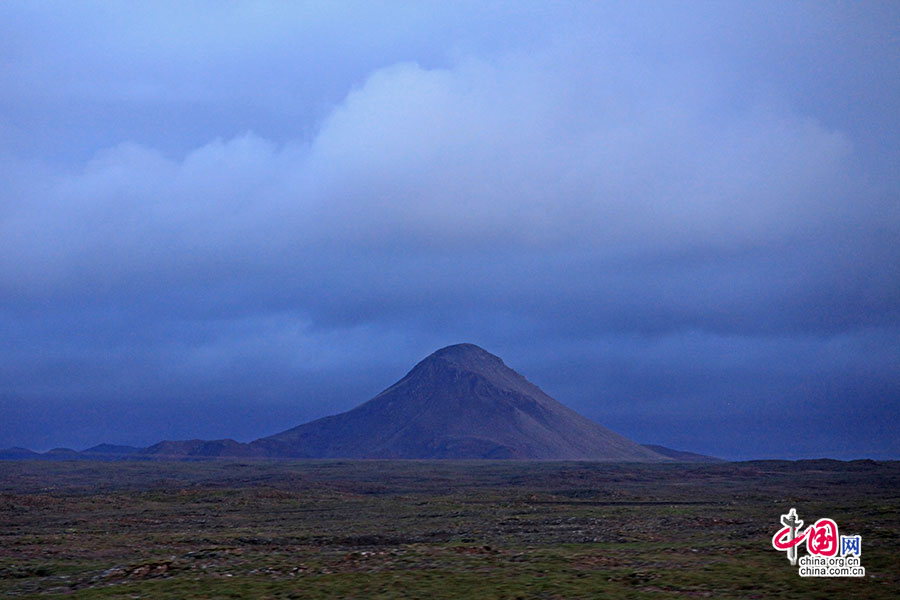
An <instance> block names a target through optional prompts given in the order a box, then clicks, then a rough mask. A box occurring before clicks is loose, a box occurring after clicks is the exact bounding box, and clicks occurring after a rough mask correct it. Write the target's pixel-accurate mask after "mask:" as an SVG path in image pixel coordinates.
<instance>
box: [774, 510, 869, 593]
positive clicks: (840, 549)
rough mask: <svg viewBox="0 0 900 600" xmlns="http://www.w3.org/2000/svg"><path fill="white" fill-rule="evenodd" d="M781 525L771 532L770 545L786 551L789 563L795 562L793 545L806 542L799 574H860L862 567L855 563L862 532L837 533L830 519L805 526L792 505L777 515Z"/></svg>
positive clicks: (836, 528) (795, 553) (858, 575)
mask: <svg viewBox="0 0 900 600" xmlns="http://www.w3.org/2000/svg"><path fill="white" fill-rule="evenodd" d="M781 525H782V526H783V527H782V528H781V529H779V530H778V531H777V532H776V533H775V535H774V536H772V547H774V548H775V549H776V550H779V551H781V552H785V553H786V554H787V559H788V561H789V562H790V563H791V565H794V566H796V565H797V562H798V557H797V548H798V547H799V546H800V545H801V544H802V543H804V542H805V543H806V551H807V553H808V554H809V556H804V557H803V558H802V559H800V561H799V562H800V571H799V574H800V575H801V576H804V577H809V576H812V577H841V576H847V577H860V576H863V575H865V569H864V568H863V567H861V566H860V565H859V556H860V554H862V536H859V535H852V536H848V535H839V534H838V526H837V523H835V522H834V521H833V520H831V519H819V520H818V521H816V522H815V523H813V524H812V525H810V526H809V527H807V528H806V529H803V521H802V520H801V519H800V518H798V516H797V510H796V509H794V508H792V509H791V510H789V511H788V512H787V514H784V515H781Z"/></svg>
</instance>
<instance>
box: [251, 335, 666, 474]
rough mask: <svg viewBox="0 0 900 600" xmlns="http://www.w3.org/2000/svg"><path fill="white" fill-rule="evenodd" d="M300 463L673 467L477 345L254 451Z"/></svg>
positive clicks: (452, 349) (438, 358) (443, 354)
mask: <svg viewBox="0 0 900 600" xmlns="http://www.w3.org/2000/svg"><path fill="white" fill-rule="evenodd" d="M248 446H249V448H246V449H244V450H242V451H241V453H243V454H245V455H257V456H260V455H262V456H283V457H297V458H301V457H302V458H415V459H438V458H443V459H502V458H507V459H538V460H551V459H552V460H559V459H571V460H617V461H666V460H671V459H669V458H668V457H666V456H663V455H661V454H659V453H657V452H654V451H653V450H651V449H649V448H645V447H643V446H641V445H639V444H637V443H635V442H633V441H631V440H629V439H627V438H624V437H622V436H621V435H619V434H617V433H614V432H612V431H610V430H609V429H607V428H605V427H603V426H601V425H599V424H598V423H595V422H594V421H591V420H590V419H587V418H586V417H583V416H582V415H580V414H578V413H577V412H575V411H573V410H571V409H570V408H568V407H566V406H564V405H563V404H561V403H559V402H557V401H556V400H554V399H553V398H551V397H550V396H548V395H547V394H545V393H544V392H543V391H542V390H541V389H540V388H538V387H537V386H536V385H534V384H532V383H531V382H529V381H528V380H527V379H525V378H524V377H522V376H521V375H519V374H518V373H516V372H515V371H513V370H512V369H510V368H509V367H507V366H506V365H505V364H504V363H503V361H502V360H501V359H500V358H498V357H497V356H494V355H493V354H491V353H489V352H487V351H485V350H483V349H481V348H479V347H478V346H475V345H473V344H458V345H455V346H448V347H446V348H442V349H440V350H438V351H437V352H435V353H433V354H431V355H430V356H428V357H427V358H425V359H424V360H422V361H421V362H420V363H419V364H417V365H416V366H415V367H413V369H412V370H411V371H410V372H409V373H408V374H407V375H406V376H405V377H404V378H403V379H401V380H400V381H398V382H397V383H395V384H394V385H392V386H391V387H389V388H387V389H386V390H384V391H383V392H381V393H380V394H378V395H377V396H375V397H374V398H372V399H371V400H369V401H368V402H365V403H364V404H361V405H360V406H358V407H356V408H354V409H353V410H350V411H348V412H345V413H341V414H338V415H334V416H330V417H324V418H322V419H318V420H316V421H311V422H309V423H306V424H304V425H300V426H298V427H294V428H293V429H289V430H287V431H284V432H282V433H278V434H276V435H273V436H270V437H266V438H262V439H259V440H256V441H255V442H252V443H250V444H249V445H248Z"/></svg>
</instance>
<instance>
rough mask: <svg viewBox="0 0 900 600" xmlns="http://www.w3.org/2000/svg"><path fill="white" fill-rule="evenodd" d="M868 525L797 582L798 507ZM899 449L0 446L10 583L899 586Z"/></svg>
mask: <svg viewBox="0 0 900 600" xmlns="http://www.w3.org/2000/svg"><path fill="white" fill-rule="evenodd" d="M792 506H793V507H796V508H797V510H798V512H799V513H800V516H801V518H803V519H806V520H807V521H808V522H810V523H811V522H812V521H813V520H814V519H816V518H820V517H831V518H833V519H834V520H835V521H837V523H838V525H839V527H840V529H841V533H844V534H861V535H862V536H863V553H862V564H863V566H864V567H865V568H866V573H867V576H866V577H865V578H864V579H849V578H848V579H839V578H832V579H804V578H801V577H799V576H798V575H797V570H796V567H794V568H792V567H791V566H790V565H789V564H788V562H787V560H786V559H785V557H784V555H783V554H782V553H780V552H776V551H775V550H773V549H772V547H771V545H770V540H771V537H772V535H773V533H774V532H775V530H776V529H777V528H778V518H779V515H780V514H781V513H783V512H786V511H787V509H789V508H790V507H792ZM898 508H900V463H895V462H892V463H872V462H870V461H857V462H850V463H839V462H835V461H804V462H798V463H791V462H774V461H767V462H753V463H740V464H681V465H672V464H611V463H570V462H566V463H562V462H527V463H525V462H511V461H505V462H504V461H498V462H442V461H439V462H428V461H302V462H277V461H251V460H245V461H240V462H239V461H207V462H195V463H173V462H120V463H95V462H83V461H73V462H37V461H28V462H25V461H23V462H0V596H2V597H11V598H32V597H34V598H37V597H40V598H54V597H60V598H61V597H66V598H76V599H88V598H129V599H130V598H173V599H174V598H179V599H183V598H360V599H369V598H428V599H429V600H437V599H441V598H484V599H489V598H510V599H511V598H601V597H602V598H665V597H710V598H754V597H758V598H798V597H803V598H806V597H808V598H830V599H833V598H896V597H897V596H898V594H900V569H898V567H897V565H898V556H900V514H898V512H900V511H898Z"/></svg>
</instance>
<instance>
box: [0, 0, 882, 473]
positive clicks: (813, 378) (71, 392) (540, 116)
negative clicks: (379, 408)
mask: <svg viewBox="0 0 900 600" xmlns="http://www.w3.org/2000/svg"><path fill="white" fill-rule="evenodd" d="M164 6H165V5H158V7H156V8H150V9H135V10H138V11H139V12H138V13H135V12H133V11H132V10H129V11H125V10H124V9H109V8H108V7H107V8H98V7H93V8H89V9H86V10H78V11H74V12H73V13H72V14H69V15H67V14H64V13H65V12H66V11H62V12H59V13H56V12H51V13H48V12H44V11H41V10H40V9H36V8H34V7H12V8H10V7H6V8H5V9H3V10H5V11H6V12H7V13H8V16H10V17H11V19H7V21H8V22H9V21H10V20H12V21H14V22H15V23H16V28H15V32H11V35H10V36H9V37H6V38H4V39H5V40H6V41H5V42H4V45H3V46H2V56H3V64H4V66H5V67H4V69H3V71H2V72H3V75H2V79H3V83H4V84H5V85H3V86H2V89H3V90H4V91H3V92H2V93H0V156H2V157H3V160H2V163H0V181H2V182H3V185H4V189H5V190H6V191H5V193H4V195H3V200H2V204H0V327H2V331H3V332H4V335H3V344H2V346H0V354H2V361H3V366H2V367H0V375H2V377H0V382H2V388H0V394H2V396H0V398H2V399H0V402H2V405H0V407H2V408H3V410H4V412H6V413H7V416H8V419H7V421H6V422H7V425H6V429H0V446H4V445H11V444H13V443H18V444H24V445H29V444H31V445H38V446H42V447H46V446H49V445H57V444H62V443H69V444H76V445H77V444H80V445H90V444H91V443H92V442H94V441H95V440H96V441H101V440H100V439H99V438H103V440H105V441H113V442H120V443H128V442H131V443H136V444H143V443H152V442H153V441H156V439H158V438H160V437H192V436H194V435H196V436H199V437H221V436H233V437H238V438H241V439H247V438H251V437H253V436H257V435H263V434H266V433H270V432H272V431H274V430H277V429H278V428H279V427H286V426H288V425H291V424H294V422H295V421H298V422H299V421H300V420H304V419H308V418H312V417H315V416H320V415H322V414H327V413H329V412H334V411H337V410H344V409H346V408H350V407H351V406H353V405H355V404H356V403H358V402H360V401H362V400H364V399H366V398H367V397H370V396H371V395H373V394H374V393H377V392H378V391H379V390H380V389H381V388H383V387H386V386H387V385H389V384H390V383H392V382H393V380H395V379H396V378H398V377H400V376H402V375H403V373H404V372H405V369H406V368H408V367H409V366H411V364H412V362H414V361H415V360H417V359H419V358H422V357H423V356H424V355H425V354H427V353H428V352H430V351H431V350H433V349H435V348H437V347H438V346H440V345H444V344H446V343H453V342H457V341H463V340H466V341H473V342H475V343H479V344H481V345H484V346H485V347H487V349H488V350H491V351H494V352H496V353H498V354H500V355H501V356H503V357H504V358H506V359H507V362H508V363H509V364H510V365H511V366H513V367H514V368H517V369H519V370H520V371H522V372H523V373H525V374H526V375H528V376H529V377H531V378H532V379H533V380H535V381H536V382H537V383H539V384H540V385H543V386H545V387H546V388H547V391H548V392H550V393H551V394H552V395H555V396H556V397H558V398H559V399H560V400H562V401H564V402H567V403H569V404H571V405H572V406H573V407H575V408H577V409H579V410H581V411H582V412H585V413H586V414H588V415H589V416H592V417H594V418H596V419H598V420H600V421H601V422H606V423H608V424H610V425H611V426H614V427H615V428H617V429H619V430H620V431H622V432H623V433H626V434H627V435H631V436H633V437H636V438H639V439H641V440H642V441H647V442H659V443H670V444H673V445H679V444H680V445H681V446H684V447H687V448H689V449H694V450H702V451H706V452H709V453H713V454H721V455H727V456H730V457H741V456H754V455H755V456H761V455H777V454H780V455H786V456H798V455H809V454H826V455H828V454H830V455H837V454H838V453H842V454H841V455H842V456H853V455H861V454H866V455H879V456H882V457H884V456H888V455H900V449H898V447H897V445H896V442H895V441H893V439H892V437H891V436H888V435H885V434H884V431H887V430H884V431H882V430H878V431H876V429H877V427H875V425H872V426H868V425H866V423H871V422H881V423H884V422H885V419H887V418H894V417H892V416H891V415H894V414H896V409H897V405H898V389H897V386H896V383H894V382H895V381H896V380H897V379H898V378H897V374H898V373H897V365H898V364H900V348H898V344H897V342H896V339H897V334H898V330H900V326H898V322H900V266H898V265H900V261H897V260H896V256H897V242H896V240H897V239H898V236H900V208H898V198H897V189H898V185H897V184H898V182H897V176H896V173H895V172H894V170H892V169H891V164H892V163H891V162H890V160H889V158H886V157H896V156H898V153H897V139H898V137H897V136H893V134H892V132H893V133H897V124H896V119H895V117H894V116H893V115H894V114H896V113H895V109H896V108H897V104H898V103H897V100H898V97H897V87H896V85H895V84H894V85H890V84H888V83H886V81H885V80H886V79H890V74H891V73H892V72H896V71H894V70H892V69H894V67H900V65H897V64H896V63H897V62H898V59H897V58H896V57H897V53H896V52H891V44H892V43H893V44H894V45H895V44H896V42H895V41H894V42H892V41H891V40H895V39H896V38H895V37H892V36H895V35H896V33H897V31H898V28H897V11H895V10H893V9H892V8H891V7H890V6H889V5H870V7H869V10H860V9H858V8H856V7H855V5H850V4H847V5H843V4H840V5H828V6H824V5H817V4H795V5H790V6H782V5H769V6H768V7H767V8H768V9H769V10H768V11H765V10H758V9H754V10H749V9H747V8H744V7H731V8H730V9H729V10H724V9H722V8H721V7H719V6H718V5H709V6H702V7H695V8H693V9H692V11H691V12H690V13H687V12H685V10H684V7H683V6H677V5H663V4H652V5H642V6H638V7H636V8H633V9H629V10H621V9H616V8H612V7H610V6H603V5H593V4H591V5H584V6H579V5H572V6H569V7H566V8H565V9H560V10H556V9H553V10H551V9H550V8H548V6H549V5H548V6H541V5H536V6H528V5H520V4H516V5H510V6H501V5H495V6H494V7H493V8H492V9H479V10H478V11H476V12H475V13H471V14H469V13H466V12H465V11H456V10H451V9H448V8H446V7H430V8H421V7H418V8H416V7H409V6H394V7H393V8H392V10H386V9H383V8H379V9H378V10H373V9H371V8H366V7H364V6H362V5H359V6H354V7H353V8H354V10H356V11H362V12H361V13H358V17H359V18H357V19H348V18H346V17H344V16H342V14H341V12H340V11H338V10H336V9H334V8H332V7H330V6H328V5H325V6H322V7H319V8H318V9H307V10H304V11H300V12H298V11H297V9H294V8H293V7H291V6H290V5H283V6H282V5H277V6H276V8H271V7H269V8H263V7H262V6H261V5H255V4H250V3H248V4H236V5H234V6H232V7H230V8H229V9H228V10H226V11H224V12H223V13H220V14H218V16H217V18H211V17H210V16H209V14H210V13H209V7H208V6H204V5H202V4H192V5H189V7H188V8H186V9H177V10H176V8H175V7H174V6H170V7H168V8H166V9H163V8H160V7H164ZM431 9H434V10H431ZM214 12H215V11H214ZM775 13H777V15H776V14H775ZM776 16H777V18H775V17H776ZM12 17H14V18H12ZM362 17H365V18H362ZM773 24H774V25H773ZM10 27H11V26H8V28H10ZM792 28H793V29H792ZM23 31H25V32H28V34H27V35H26V34H25V33H22V32H23ZM789 31H792V32H794V34H793V35H788V32H789ZM835 33H841V35H840V36H836V37H835V36H834V35H833V34H835ZM498 34H499V35H498ZM737 34H740V35H737ZM829 36H830V37H829ZM878 44H883V45H885V47H884V48H883V52H873V51H874V50H875V49H877V48H875V46H877V45H878ZM64 47H73V48H74V49H75V51H68V52H66V51H63V48H64ZM851 58H852V61H851V60H850V59H851ZM861 72H863V73H867V75H866V76H865V77H863V76H861V75H860V73H861ZM851 92H852V93H853V101H850V100H848V98H847V96H846V94H849V93H851ZM826 99H830V101H826ZM864 108H865V110H864ZM198 407H204V408H202V409H201V408H198ZM209 407H213V408H209ZM216 407H217V408H216ZM79 411H80V412H79ZM780 411H787V412H791V413H792V414H799V415H804V416H805V417H807V418H808V423H809V425H808V426H807V427H806V429H802V431H803V432H804V433H802V435H800V438H798V439H800V440H801V441H803V443H802V444H801V443H800V442H799V441H798V442H797V443H798V445H797V446H796V447H793V446H791V445H790V444H785V443H783V442H782V441H780V440H782V438H783V434H784V433H785V432H786V431H788V428H787V426H785V425H784V421H783V420H779V419H776V418H775V417H774V415H777V414H779V412H780ZM213 413H215V415H217V416H215V418H213V417H210V418H207V419H200V420H202V421H203V425H202V426H199V425H198V426H196V427H195V426H194V425H193V424H194V423H195V422H196V421H197V420H198V418H197V417H198V415H199V414H209V415H212V414H213ZM84 414H103V415H107V416H105V417H104V418H102V419H99V418H98V419H96V420H93V419H92V418H87V417H84ZM229 414H230V415H233V416H232V417H227V416H223V415H229ZM72 415H80V416H77V418H75V419H74V420H73V418H72ZM108 415H118V416H117V417H115V418H113V417H109V416H108ZM248 415H254V416H253V417H252V418H250V417H248ZM260 415H268V416H267V417H263V416H260ZM828 415H834V416H835V419H837V421H839V422H841V423H851V424H852V426H850V425H847V426H846V427H845V428H844V429H847V432H845V433H847V434H848V435H850V436H851V437H853V436H856V437H857V438H860V440H859V442H858V443H857V444H856V445H854V443H855V442H853V441H852V439H851V440H850V441H847V439H846V438H847V436H846V435H843V434H842V436H841V440H840V444H842V445H841V446H840V448H841V450H840V451H838V450H835V446H833V445H832V446H829V444H830V443H831V444H837V443H838V440H837V437H838V433H837V431H838V429H834V431H835V432H836V433H835V434H834V436H829V435H828V433H827V430H828V428H827V425H822V424H821V423H826V422H827V419H826V417H827V416H828ZM679 419H680V420H683V422H684V423H690V424H692V425H691V426H690V427H689V428H688V427H687V426H685V427H682V428H680V429H679V428H677V427H676V428H675V429H677V431H673V428H672V427H671V426H670V424H671V423H675V422H678V421H679ZM114 420H115V421H121V422H124V421H128V422H129V423H133V422H134V421H135V420H139V421H141V422H143V423H145V426H134V425H123V426H122V427H118V426H110V425H109V422H110V421H114ZM75 421H77V422H78V423H81V425H79V426H78V427H80V429H78V431H80V433H78V432H76V431H75V429H76V428H75V427H74V425H73V428H72V431H71V432H70V433H66V432H65V431H63V432H59V431H57V430H56V429H55V428H64V427H65V423H66V422H72V423H74V422H75ZM95 421H96V422H97V423H99V424H98V425H96V426H92V425H91V423H93V422H95ZM23 423H27V427H22V424H23ZM104 423H105V424H104ZM42 424H43V425H42ZM823 427H825V429H826V432H825V433H822V428H823ZM48 431H52V432H53V433H52V434H50V433H47V432H48ZM685 431H691V432H693V434H692V435H694V434H695V435H694V437H692V438H690V439H689V438H687V437H685V436H684V432H685ZM879 431H881V433H879ZM106 432H109V434H107V433H106ZM192 432H195V433H192ZM54 436H56V437H54ZM110 436H113V437H115V436H118V437H117V438H116V439H113V437H110ZM873 436H874V437H873ZM862 438H866V439H865V440H863V439H862ZM51 439H53V440H57V441H51ZM873 439H874V440H875V441H872V440H873ZM4 440H6V441H4ZM29 440H34V441H29ZM751 444H755V445H751ZM766 444H768V446H766ZM779 444H780V445H779ZM766 448H769V449H770V450H766Z"/></svg>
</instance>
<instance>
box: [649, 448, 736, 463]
mask: <svg viewBox="0 0 900 600" xmlns="http://www.w3.org/2000/svg"><path fill="white" fill-rule="evenodd" d="M642 445H643V446H644V448H649V449H650V450H653V451H654V452H656V453H657V454H662V455H663V456H668V457H669V458H671V459H673V460H676V461H678V462H727V461H725V459H722V458H716V457H715V456H706V455H705V454H696V453H694V452H684V451H682V450H672V449H671V448H666V447H665V446H658V445H656V444H642Z"/></svg>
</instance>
